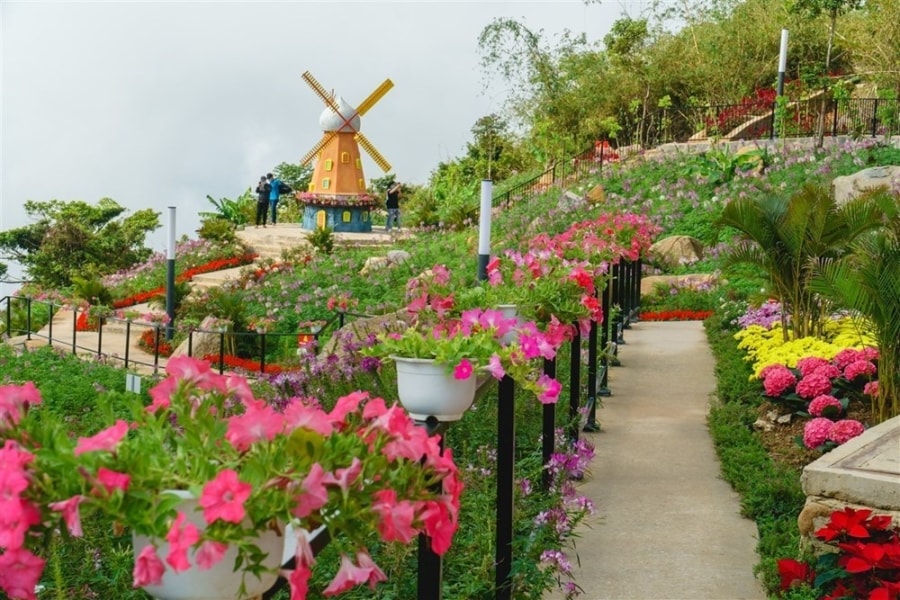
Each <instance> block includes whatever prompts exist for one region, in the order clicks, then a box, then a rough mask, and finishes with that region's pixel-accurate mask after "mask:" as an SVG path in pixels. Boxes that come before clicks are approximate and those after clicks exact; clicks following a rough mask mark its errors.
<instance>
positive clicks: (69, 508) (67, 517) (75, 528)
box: [48, 495, 84, 537]
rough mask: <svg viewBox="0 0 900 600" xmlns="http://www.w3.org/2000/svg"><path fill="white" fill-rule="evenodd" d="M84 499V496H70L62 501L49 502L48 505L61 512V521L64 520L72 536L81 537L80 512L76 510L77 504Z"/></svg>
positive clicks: (51, 508)
mask: <svg viewBox="0 0 900 600" xmlns="http://www.w3.org/2000/svg"><path fill="white" fill-rule="evenodd" d="M82 500H84V496H81V495H77V496H72V497H71V498H69V499H68V500H63V501H62V502H51V503H50V504H49V505H48V506H49V507H50V510H55V511H59V512H61V513H62V518H63V521H65V522H66V528H67V529H68V530H69V533H70V534H72V535H73V536H74V537H81V536H82V534H83V532H82V530H81V513H79V512H78V505H79V504H81V501H82Z"/></svg>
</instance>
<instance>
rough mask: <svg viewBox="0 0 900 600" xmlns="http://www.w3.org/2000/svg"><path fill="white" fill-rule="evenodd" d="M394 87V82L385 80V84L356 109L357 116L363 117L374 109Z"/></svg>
mask: <svg viewBox="0 0 900 600" xmlns="http://www.w3.org/2000/svg"><path fill="white" fill-rule="evenodd" d="M392 87H394V82H393V81H391V80H390V79H385V80H384V82H383V83H382V84H381V85H379V86H378V87H377V88H375V91H373V92H372V93H371V94H369V97H368V98H366V99H365V100H363V101H362V102H361V103H360V105H359V106H357V107H356V114H358V115H359V116H363V115H364V114H366V113H367V112H368V111H369V109H370V108H372V107H373V106H374V105H375V103H376V102H378V101H379V100H381V97H382V96H384V95H385V94H387V93H388V91H390V89H391V88H392Z"/></svg>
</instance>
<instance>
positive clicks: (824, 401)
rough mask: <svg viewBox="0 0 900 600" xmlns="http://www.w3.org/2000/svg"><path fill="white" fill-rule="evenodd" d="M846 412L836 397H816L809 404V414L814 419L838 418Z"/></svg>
mask: <svg viewBox="0 0 900 600" xmlns="http://www.w3.org/2000/svg"><path fill="white" fill-rule="evenodd" d="M842 412H844V407H843V405H842V404H841V401H840V400H838V399H837V398H835V397H834V396H827V395H822V396H816V397H815V398H813V401H812V402H810V403H809V414H811V415H812V416H814V417H836V416H838V415H840V414H841V413H842Z"/></svg>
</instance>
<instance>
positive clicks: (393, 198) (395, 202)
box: [384, 182, 400, 232]
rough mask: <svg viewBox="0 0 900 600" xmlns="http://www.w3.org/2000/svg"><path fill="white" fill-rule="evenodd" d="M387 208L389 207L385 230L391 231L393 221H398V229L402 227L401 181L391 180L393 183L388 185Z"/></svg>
mask: <svg viewBox="0 0 900 600" xmlns="http://www.w3.org/2000/svg"><path fill="white" fill-rule="evenodd" d="M385 208H387V223H385V226H384V230H385V231H387V232H390V231H391V226H392V224H393V223H396V224H397V229H400V184H399V183H396V182H391V185H390V186H389V187H388V191H387V202H386V203H385Z"/></svg>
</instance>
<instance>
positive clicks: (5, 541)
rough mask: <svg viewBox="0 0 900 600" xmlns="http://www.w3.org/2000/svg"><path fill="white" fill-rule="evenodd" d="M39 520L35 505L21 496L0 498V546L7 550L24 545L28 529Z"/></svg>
mask: <svg viewBox="0 0 900 600" xmlns="http://www.w3.org/2000/svg"><path fill="white" fill-rule="evenodd" d="M41 520H42V519H41V513H40V511H39V510H38V509H37V507H36V506H34V505H33V504H32V503H31V502H28V501H27V500H24V499H23V498H19V497H15V498H11V499H9V500H0V548H6V551H7V552H9V551H10V550H11V549H13V548H21V547H22V546H24V545H25V534H26V533H28V529H29V528H30V527H31V526H32V525H37V524H38V523H40V522H41Z"/></svg>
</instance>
